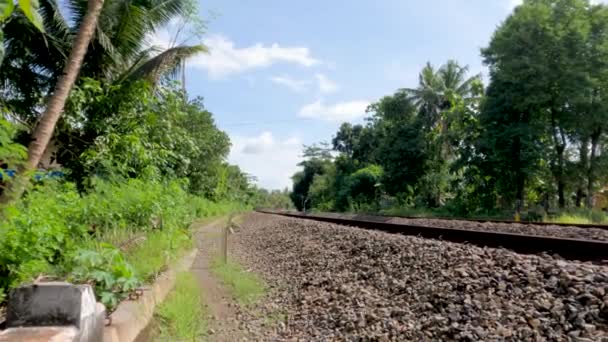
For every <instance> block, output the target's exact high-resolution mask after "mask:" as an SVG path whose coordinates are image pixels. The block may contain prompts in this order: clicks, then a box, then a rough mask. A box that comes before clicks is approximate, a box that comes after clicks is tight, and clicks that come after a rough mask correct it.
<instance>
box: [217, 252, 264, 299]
mask: <svg viewBox="0 0 608 342" xmlns="http://www.w3.org/2000/svg"><path fill="white" fill-rule="evenodd" d="M211 273H213V274H214V275H215V276H216V277H218V278H219V279H220V280H221V281H222V283H224V285H226V286H227V288H228V291H229V292H230V294H231V295H232V297H234V299H235V300H236V301H237V302H238V303H239V304H240V305H243V306H249V305H251V304H253V303H255V302H256V300H257V299H259V298H260V297H262V296H263V295H264V293H265V292H266V285H265V284H264V281H263V280H262V279H260V277H258V276H257V275H256V274H254V273H251V272H247V271H245V270H244V269H243V267H242V266H241V265H239V264H237V263H236V262H234V261H230V260H229V261H228V263H224V262H222V260H221V259H220V258H215V259H214V260H213V261H212V262H211Z"/></svg>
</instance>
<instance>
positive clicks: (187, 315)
mask: <svg viewBox="0 0 608 342" xmlns="http://www.w3.org/2000/svg"><path fill="white" fill-rule="evenodd" d="M154 317H155V322H156V327H155V335H156V336H155V338H154V340H155V341H200V340H201V338H202V337H203V336H204V335H205V334H206V332H207V322H206V321H205V307H204V303H203V300H202V297H201V290H200V288H199V286H198V284H197V281H196V279H195V278H194V276H193V275H192V274H191V273H188V272H183V273H180V274H178V275H177V280H176V284H175V288H174V289H173V291H171V293H170V294H169V296H168V297H167V299H166V300H165V301H164V302H163V303H162V304H161V305H160V306H158V308H157V309H156V312H155V313H154Z"/></svg>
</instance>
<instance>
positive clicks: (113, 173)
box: [0, 0, 288, 308]
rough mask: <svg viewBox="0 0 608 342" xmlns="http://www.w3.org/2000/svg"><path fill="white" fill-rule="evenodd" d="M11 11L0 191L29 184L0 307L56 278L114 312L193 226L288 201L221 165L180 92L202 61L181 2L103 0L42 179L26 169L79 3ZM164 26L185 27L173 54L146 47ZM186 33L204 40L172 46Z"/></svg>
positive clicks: (2, 241) (9, 243)
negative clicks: (187, 65)
mask: <svg viewBox="0 0 608 342" xmlns="http://www.w3.org/2000/svg"><path fill="white" fill-rule="evenodd" d="M19 4H20V5H19V7H18V8H17V9H15V8H14V7H13V6H12V5H13V1H8V2H7V1H1V0H0V43H1V44H0V46H1V47H2V49H0V80H1V82H0V94H1V96H0V98H1V99H0V112H1V113H2V116H1V117H0V164H1V168H0V170H1V171H0V194H1V193H2V192H4V193H5V194H6V193H8V191H5V190H7V188H11V186H12V185H14V184H17V183H19V184H21V182H20V180H22V179H25V180H26V182H25V183H28V182H29V183H30V184H28V185H29V186H28V187H27V189H26V191H25V193H24V195H23V196H21V197H19V195H20V194H21V191H19V192H18V194H19V195H17V197H18V198H11V197H9V196H3V197H2V200H3V201H5V202H6V203H3V205H2V207H0V216H1V217H2V220H1V222H0V305H2V302H3V300H4V297H5V294H6V293H7V290H8V289H10V288H11V287H13V286H17V285H19V284H20V283H22V282H28V281H32V280H33V279H35V278H42V279H45V278H59V279H67V280H70V281H73V282H78V283H91V284H93V285H94V286H95V287H96V294H97V295H98V297H99V298H100V300H101V301H102V302H104V303H105V304H106V305H108V306H109V307H110V308H112V307H114V306H115V305H116V304H117V303H118V301H119V300H121V299H123V298H124V297H126V296H127V295H129V294H132V292H133V290H135V289H136V288H137V287H139V286H141V284H142V283H143V282H146V281H149V280H152V279H153V278H154V277H155V276H156V275H157V273H158V272H161V271H162V270H164V269H165V268H166V266H167V264H168V263H169V262H171V261H172V260H173V259H175V258H177V257H178V256H180V254H181V253H182V252H183V251H184V250H185V249H187V248H191V247H192V239H191V236H192V231H191V230H189V229H188V228H189V227H190V224H191V223H192V222H193V220H195V219H196V218H201V217H211V216H217V215H223V214H227V213H230V212H235V211H241V210H245V209H247V208H251V207H252V206H255V205H257V204H258V203H272V204H273V205H275V206H277V207H285V206H287V205H288V204H286V201H285V200H284V198H285V194H284V193H268V192H266V191H262V190H260V189H258V188H256V187H255V186H254V185H253V184H252V179H251V177H250V176H249V175H247V174H245V173H244V172H242V171H241V170H240V169H239V168H238V167H237V166H234V165H230V164H228V163H227V162H226V157H227V154H228V152H229V149H230V141H229V138H228V136H227V135H226V133H224V132H222V131H221V130H219V129H218V128H217V127H216V125H215V122H214V119H213V114H212V113H211V112H209V111H208V110H207V109H206V108H205V107H204V105H203V101H202V99H201V98H196V99H190V98H189V97H188V94H187V93H186V92H185V90H184V88H183V84H178V83H175V80H174V79H175V76H177V72H178V71H180V70H182V71H183V67H184V64H183V63H184V61H185V59H186V58H187V57H189V56H191V55H193V54H195V53H199V52H203V51H205V48H204V46H202V45H200V44H198V43H200V38H201V37H200V34H201V32H202V31H201V29H202V24H201V21H200V19H198V18H197V17H196V16H197V12H198V10H197V9H196V6H194V5H193V2H191V1H189V0H175V1H169V2H167V1H164V0H163V1H156V0H150V1H148V0H144V1H138V2H135V3H133V2H128V1H123V0H107V1H105V5H104V7H103V10H102V11H101V14H100V15H99V20H98V21H97V26H96V30H95V34H94V37H93V40H92V41H91V43H90V44H89V46H88V52H87V54H86V56H85V58H84V61H83V63H82V68H81V70H80V74H79V77H78V78H77V80H76V82H75V87H72V86H71V85H69V87H68V88H69V89H71V91H68V92H67V93H69V97H68V98H67V101H66V103H65V109H64V111H63V113H60V114H62V115H61V116H57V117H59V121H58V123H57V125H56V126H55V125H54V124H53V125H51V126H49V127H50V131H52V132H53V135H52V139H51V143H50V144H49V145H48V146H47V150H46V152H47V153H46V155H45V156H44V158H43V159H42V161H41V163H40V165H38V167H39V168H40V169H39V170H38V171H37V172H34V174H33V175H32V174H30V173H29V172H25V171H24V170H26V171H27V169H26V168H23V165H24V163H25V160H26V159H28V157H31V155H32V150H31V149H30V150H29V151H28V149H26V148H25V147H24V145H27V144H28V143H29V142H30V141H31V140H35V137H36V130H37V129H38V128H40V126H43V125H42V124H39V122H41V121H43V120H41V119H43V118H44V116H45V114H42V113H43V112H45V109H44V105H45V103H47V102H48V101H49V98H52V96H53V95H52V94H51V92H52V91H53V89H54V87H55V85H56V84H58V83H60V81H59V80H60V76H62V75H64V74H63V73H64V71H62V70H64V67H65V66H66V64H69V63H68V55H70V54H71V52H70V51H73V46H72V45H73V44H72V42H73V40H74V37H75V36H76V35H77V34H78V33H79V32H80V31H79V30H78V27H79V26H80V25H81V24H82V22H83V20H84V19H83V18H85V14H86V12H87V1H83V0H73V1H68V2H67V3H65V4H62V5H61V6H60V4H59V2H57V1H56V0H41V1H40V4H39V5H40V6H39V7H38V1H31V2H29V1H23V2H22V1H19ZM64 5H65V6H64ZM60 7H62V8H61V10H60ZM176 23H177V24H176ZM168 24H171V25H174V24H175V25H178V28H179V30H177V33H176V35H175V37H173V39H174V40H175V44H174V46H173V47H171V48H169V49H166V50H164V51H161V49H158V48H157V47H154V46H150V45H149V44H148V37H149V35H150V34H152V33H153V32H155V31H156V30H157V29H159V28H161V27H164V26H165V25H168ZM180 34H188V35H190V36H192V34H194V37H195V40H196V39H198V40H199V41H198V42H195V44H194V45H190V46H186V45H183V43H181V42H180V43H179V44H178V43H177V42H178V39H180V41H183V40H181V39H182V37H179V35H180ZM2 39H3V40H2ZM187 40H188V39H186V41H187ZM180 44H181V45H180ZM74 45H76V44H74ZM2 57H4V59H2ZM64 76H65V75H64ZM182 76H184V75H182ZM37 125H38V128H36V126H37ZM53 127H54V129H53ZM43 147H44V146H43ZM28 152H29V153H28ZM28 162H29V160H28ZM16 193H17V192H16ZM282 199H283V200H282Z"/></svg>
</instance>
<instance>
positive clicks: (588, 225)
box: [380, 215, 608, 230]
mask: <svg viewBox="0 0 608 342" xmlns="http://www.w3.org/2000/svg"><path fill="white" fill-rule="evenodd" d="M380 216H386V217H400V218H405V219H425V218H426V217H420V216H406V215H390V216H389V215H380ZM430 219H433V220H443V221H467V222H478V223H506V224H533V225H536V226H559V227H578V228H596V229H603V230H608V225H606V224H599V223H598V224H594V223H558V222H543V221H513V220H495V219H468V218H457V217H452V218H450V217H432V218H430Z"/></svg>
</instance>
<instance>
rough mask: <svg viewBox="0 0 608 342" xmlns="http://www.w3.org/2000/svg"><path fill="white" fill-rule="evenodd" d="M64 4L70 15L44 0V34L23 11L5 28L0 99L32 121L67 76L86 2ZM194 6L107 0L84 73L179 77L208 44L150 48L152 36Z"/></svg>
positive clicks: (107, 77) (111, 78)
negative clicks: (72, 46) (190, 61)
mask: <svg viewBox="0 0 608 342" xmlns="http://www.w3.org/2000/svg"><path fill="white" fill-rule="evenodd" d="M64 7H67V10H68V12H69V14H68V16H67V18H66V17H64V15H63V14H62V13H61V11H60V10H59V3H58V0H41V1H40V9H39V11H40V14H41V16H42V18H43V22H44V28H45V32H44V33H40V32H39V31H38V30H37V29H36V28H35V27H34V26H33V25H32V24H30V23H29V22H28V21H27V19H26V18H25V17H24V16H23V15H22V14H20V13H15V14H13V16H12V17H11V18H10V19H9V20H8V21H7V22H6V24H5V27H4V35H5V45H6V55H5V59H4V62H3V63H2V65H0V80H1V83H0V98H1V99H2V100H1V101H4V104H5V105H6V107H7V108H9V110H10V111H12V112H15V113H16V114H17V116H19V118H20V119H22V121H25V122H27V123H29V124H30V125H31V124H33V123H34V122H36V120H37V119H38V117H39V115H38V114H39V113H40V112H41V107H42V105H43V103H44V98H45V97H46V96H48V94H49V93H50V91H51V90H52V89H53V88H54V87H55V85H56V84H57V81H58V79H59V77H60V76H61V75H62V70H63V69H64V66H65V64H66V61H67V56H68V53H69V51H70V49H71V43H72V41H73V40H74V37H75V36H76V32H77V28H78V26H79V25H80V24H81V23H82V21H83V19H84V17H85V13H86V7H87V1H86V0H68V1H67V4H65V6H64ZM192 10H193V6H192V3H191V0H141V1H136V2H134V1H130V0H107V1H106V3H105V5H104V7H103V9H102V11H101V13H100V16H99V20H98V25H97V27H96V29H95V33H94V36H93V39H92V40H91V42H90V44H89V53H88V54H87V55H86V56H85V59H84V61H83V64H82V68H81V71H80V76H81V77H92V78H95V79H98V80H103V81H107V82H122V81H125V80H132V79H134V78H144V79H148V80H150V81H153V82H156V81H158V79H159V78H160V76H161V75H164V74H174V75H176V71H177V70H179V69H180V68H181V67H183V61H184V60H185V59H187V58H188V57H191V56H193V55H195V54H198V53H201V52H205V51H206V49H205V47H204V46H203V45H194V46H184V45H181V46H173V47H171V48H169V49H167V50H165V51H163V50H162V49H160V48H159V47H154V46H150V44H149V39H148V38H149V37H150V35H151V34H153V33H154V32H155V31H156V30H157V29H159V28H160V27H163V26H165V25H167V24H168V23H169V21H170V20H172V19H174V18H179V17H180V16H187V15H191V13H190V12H191V11H192Z"/></svg>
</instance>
